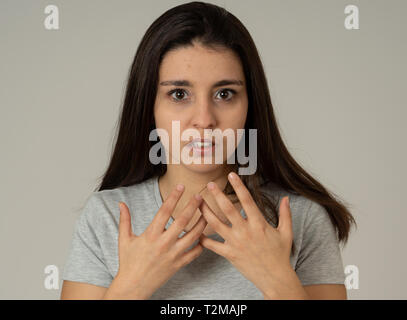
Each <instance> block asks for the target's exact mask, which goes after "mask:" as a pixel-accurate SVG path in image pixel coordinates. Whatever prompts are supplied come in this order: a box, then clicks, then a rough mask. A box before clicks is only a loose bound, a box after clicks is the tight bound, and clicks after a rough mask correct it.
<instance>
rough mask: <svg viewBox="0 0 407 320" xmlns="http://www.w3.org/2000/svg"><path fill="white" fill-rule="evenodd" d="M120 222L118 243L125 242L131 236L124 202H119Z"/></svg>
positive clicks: (127, 209)
mask: <svg viewBox="0 0 407 320" xmlns="http://www.w3.org/2000/svg"><path fill="white" fill-rule="evenodd" d="M119 210H120V221H119V242H121V241H127V240H129V239H130V238H131V236H132V235H133V231H132V229H131V217H130V211H129V208H128V207H127V205H126V204H125V203H124V202H119Z"/></svg>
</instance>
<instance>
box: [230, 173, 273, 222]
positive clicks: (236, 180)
mask: <svg viewBox="0 0 407 320" xmlns="http://www.w3.org/2000/svg"><path fill="white" fill-rule="evenodd" d="M228 179H229V182H230V184H231V185H232V187H233V189H234V190H235V192H236V195H237V197H238V198H239V200H240V203H241V205H242V207H243V210H244V211H245V212H246V215H247V220H248V221H249V222H254V223H264V222H265V221H266V220H265V219H264V217H263V214H262V213H261V211H260V210H259V208H258V207H257V204H256V202H255V201H254V200H253V197H252V195H251V194H250V192H249V190H247V188H246V186H245V185H244V183H243V181H242V180H241V179H240V177H239V176H238V175H237V174H236V173H235V172H230V173H229V174H228Z"/></svg>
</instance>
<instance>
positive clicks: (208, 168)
mask: <svg viewBox="0 0 407 320" xmlns="http://www.w3.org/2000/svg"><path fill="white" fill-rule="evenodd" d="M202 162H203V161H202ZM182 165H183V166H184V167H185V168H186V169H188V170H190V171H193V172H195V173H209V172H213V171H216V170H219V168H221V167H223V166H224V164H213V163H212V164H204V163H201V164H196V163H191V164H185V163H183V164H182Z"/></svg>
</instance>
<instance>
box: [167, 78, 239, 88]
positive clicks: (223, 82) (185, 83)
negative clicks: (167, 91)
mask: <svg viewBox="0 0 407 320" xmlns="http://www.w3.org/2000/svg"><path fill="white" fill-rule="evenodd" d="M160 85H161V86H181V87H192V84H191V83H190V82H189V81H188V80H169V81H162V82H160ZM226 85H236V86H243V81H242V80H235V79H224V80H220V81H218V82H216V83H215V84H214V85H213V86H212V87H213V88H216V87H221V86H226Z"/></svg>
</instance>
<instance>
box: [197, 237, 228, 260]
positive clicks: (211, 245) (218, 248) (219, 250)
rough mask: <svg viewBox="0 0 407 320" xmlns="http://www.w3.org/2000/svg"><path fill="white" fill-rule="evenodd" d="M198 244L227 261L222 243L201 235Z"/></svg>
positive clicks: (225, 248) (225, 250)
mask: <svg viewBox="0 0 407 320" xmlns="http://www.w3.org/2000/svg"><path fill="white" fill-rule="evenodd" d="M199 243H200V244H202V246H203V247H205V248H207V249H209V250H211V251H213V252H215V253H216V254H218V255H220V256H222V257H224V258H226V259H227V247H226V245H225V244H224V243H222V242H219V241H216V240H213V239H211V238H209V237H206V236H205V235H203V234H202V235H201V236H200V237H199Z"/></svg>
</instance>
